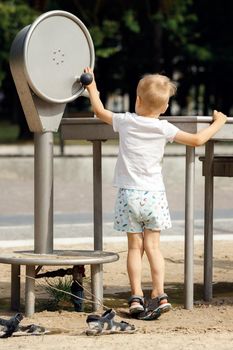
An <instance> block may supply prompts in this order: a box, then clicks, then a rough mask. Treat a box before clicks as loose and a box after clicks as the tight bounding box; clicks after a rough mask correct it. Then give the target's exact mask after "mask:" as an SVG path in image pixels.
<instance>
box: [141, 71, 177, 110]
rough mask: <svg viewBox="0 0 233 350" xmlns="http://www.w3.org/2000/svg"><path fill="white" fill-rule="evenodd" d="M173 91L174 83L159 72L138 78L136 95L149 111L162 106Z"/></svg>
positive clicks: (174, 89) (174, 88) (174, 90)
mask: <svg viewBox="0 0 233 350" xmlns="http://www.w3.org/2000/svg"><path fill="white" fill-rule="evenodd" d="M175 93H176V85H175V83H173V82H172V81H171V80H170V79H169V78H168V77H167V76H165V75H161V74H147V75H145V76H144V77H143V78H142V79H141V80H139V83H138V86H137V96H139V97H140V98H141V100H142V102H143V105H144V106H145V107H146V108H147V109H148V110H150V111H154V110H159V109H161V108H163V107H164V106H165V105H166V104H167V103H168V100H169V98H170V97H171V96H173V95H174V94H175Z"/></svg>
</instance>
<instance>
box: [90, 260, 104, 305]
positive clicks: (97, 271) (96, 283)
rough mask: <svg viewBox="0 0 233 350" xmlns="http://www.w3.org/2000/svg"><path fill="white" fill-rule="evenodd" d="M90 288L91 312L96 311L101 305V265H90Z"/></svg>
mask: <svg viewBox="0 0 233 350" xmlns="http://www.w3.org/2000/svg"><path fill="white" fill-rule="evenodd" d="M91 288H92V301H93V302H94V304H93V311H97V310H98V309H100V308H101V307H102V304H103V268H102V264H97V265H91Z"/></svg>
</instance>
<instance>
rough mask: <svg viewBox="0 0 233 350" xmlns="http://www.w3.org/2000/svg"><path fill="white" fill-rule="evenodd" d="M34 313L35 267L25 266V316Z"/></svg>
mask: <svg viewBox="0 0 233 350" xmlns="http://www.w3.org/2000/svg"><path fill="white" fill-rule="evenodd" d="M34 312H35V266H31V265H27V266H26V281H25V315H26V317H28V316H31V315H33V314H34Z"/></svg>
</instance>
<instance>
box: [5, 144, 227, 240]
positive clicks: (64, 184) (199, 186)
mask: <svg viewBox="0 0 233 350" xmlns="http://www.w3.org/2000/svg"><path fill="white" fill-rule="evenodd" d="M216 148H217V150H218V153H224V154H226V153H227V154H230V153H232V152H233V146H231V145H230V144H227V146H225V145H220V144H219V145H218V146H217V147H216ZM59 152H60V150H59V147H55V152H54V153H55V155H56V156H55V159H54V209H55V216H54V224H55V226H54V237H55V239H60V240H61V239H63V238H65V237H66V238H71V239H73V240H74V239H81V238H83V239H84V238H85V239H91V237H92V232H93V225H92V216H93V208H92V207H93V203H92V157H91V153H92V148H91V146H90V145H86V146H66V147H65V154H66V156H65V157H60V156H59ZM184 152H185V147H183V146H179V145H171V146H170V145H169V146H168V147H167V149H166V156H165V158H164V165H163V168H164V177H165V183H166V188H167V196H168V200H169V206H170V211H171V216H172V219H173V228H172V229H171V230H167V231H166V232H164V234H163V235H164V237H165V236H166V237H170V238H169V239H173V238H174V237H180V238H181V239H182V238H183V235H184V179H185V157H184ZM203 152H204V149H203V148H199V149H198V152H197V153H198V154H203ZM116 154H117V147H116V146H112V145H108V144H104V145H103V210H104V237H106V238H105V239H107V238H108V237H116V236H118V238H119V239H123V238H124V235H122V234H121V233H117V232H116V231H114V230H113V229H112V217H113V207H114V199H115V193H116V190H115V189H114V188H113V187H112V184H111V182H112V177H113V169H114V165H115V162H116ZM33 162H34V160H33V146H32V145H29V146H28V145H27V146H15V145H13V146H10V147H9V146H7V147H6V146H0V164H1V171H0V194H1V200H0V241H1V242H3V241H8V242H9V243H10V241H12V240H17V241H18V243H19V242H20V241H22V240H27V241H29V240H32V239H33V207H34V203H33V201H34V199H33V186H34V180H33V171H34V168H33V166H34V165H33ZM232 181H233V180H232V179H231V178H215V214H214V218H215V221H214V233H215V237H217V236H219V235H222V238H223V236H224V237H225V236H226V235H227V237H229V238H230V237H231V236H232V233H233V230H231V228H232V223H233V201H232V192H233V182H232ZM203 192H204V178H203V177H202V175H201V162H200V161H199V160H198V156H197V157H196V203H195V215H196V222H195V234H196V236H197V237H199V238H201V237H203V202H204V198H203ZM172 237H173V238H172Z"/></svg>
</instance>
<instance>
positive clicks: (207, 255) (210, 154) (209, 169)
mask: <svg viewBox="0 0 233 350" xmlns="http://www.w3.org/2000/svg"><path fill="white" fill-rule="evenodd" d="M213 158H214V142H213V141H209V142H207V143H206V146H205V162H204V166H205V209H204V211H205V215H204V217H205V219H204V220H205V221H204V296H203V297H204V300H206V301H210V300H211V299H212V297H213V288H212V280H213V206H214V204H213V202H214V200H213V189H214V177H213Z"/></svg>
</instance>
